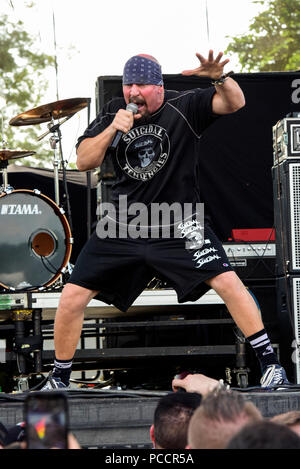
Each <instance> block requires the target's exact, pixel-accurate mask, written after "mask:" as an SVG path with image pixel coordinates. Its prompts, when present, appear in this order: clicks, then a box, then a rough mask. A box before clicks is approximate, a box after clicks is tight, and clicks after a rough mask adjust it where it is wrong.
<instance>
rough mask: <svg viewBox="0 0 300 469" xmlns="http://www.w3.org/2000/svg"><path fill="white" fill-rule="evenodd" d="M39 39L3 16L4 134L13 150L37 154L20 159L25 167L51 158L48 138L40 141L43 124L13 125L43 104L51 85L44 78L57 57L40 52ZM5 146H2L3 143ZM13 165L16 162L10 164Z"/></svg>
mask: <svg viewBox="0 0 300 469" xmlns="http://www.w3.org/2000/svg"><path fill="white" fill-rule="evenodd" d="M36 44H37V41H36V39H35V38H34V37H33V36H31V35H30V34H29V33H28V32H26V31H25V30H24V26H23V23H22V22H21V21H18V22H17V23H12V22H10V21H8V17H7V16H6V15H2V16H0V96H1V97H3V98H4V99H5V101H6V105H5V106H4V107H2V106H1V113H2V117H3V135H2V136H1V140H4V141H5V142H6V145H5V146H6V148H9V149H10V150H16V149H21V150H28V151H36V152H37V155H36V157H35V158H34V157H28V158H24V159H22V160H18V161H19V162H20V163H22V164H24V165H28V164H34V165H35V166H44V163H43V161H44V162H45V161H47V160H49V158H50V155H52V151H50V149H49V148H48V147H49V142H48V141H47V139H45V141H42V143H39V142H37V136H38V135H40V134H41V133H43V131H44V129H41V126H40V125H34V126H22V127H15V126H10V125H9V121H10V119H11V118H12V117H15V116H16V115H18V114H20V113H22V112H25V111H27V110H29V109H33V108H35V107H37V106H39V105H41V104H45V103H44V102H42V97H43V95H44V92H45V90H46V89H47V86H48V83H47V80H46V79H45V75H46V71H47V68H48V67H50V66H53V64H54V58H53V57H51V56H49V55H46V54H44V53H42V52H40V51H39V50H38V48H37V46H36ZM1 147H2V143H1ZM11 162H13V161H11Z"/></svg>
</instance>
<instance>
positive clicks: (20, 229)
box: [0, 189, 72, 291]
mask: <svg viewBox="0 0 300 469" xmlns="http://www.w3.org/2000/svg"><path fill="white" fill-rule="evenodd" d="M71 250H72V235H71V230H70V227H69V224H68V221H67V219H66V217H65V215H64V214H63V213H62V211H61V210H60V208H59V207H58V206H57V205H56V204H55V203H54V202H53V201H52V200H51V199H49V198H48V197H46V196H45V195H43V194H41V193H40V192H39V191H38V190H33V191H32V190H26V189H18V190H13V191H11V192H8V193H2V194H1V195H0V286H2V287H4V288H5V289H9V290H16V291H19V290H21V291H23V290H25V291H26V290H43V289H44V288H46V287H48V286H49V285H51V284H53V283H54V282H55V281H56V280H57V279H58V278H59V277H60V275H61V274H62V273H63V272H64V271H65V269H66V266H67V264H68V262H69V260H70V256H71Z"/></svg>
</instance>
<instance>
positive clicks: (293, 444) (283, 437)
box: [226, 420, 300, 449]
mask: <svg viewBox="0 0 300 469" xmlns="http://www.w3.org/2000/svg"><path fill="white" fill-rule="evenodd" d="M226 449H300V437H299V435H297V434H296V433H295V432H294V431H293V430H291V429H290V428H289V427H288V426H286V425H282V424H279V423H276V422H272V421H268V420H263V421H260V422H253V423H251V424H248V425H245V426H244V427H243V428H242V429H241V430H240V431H239V432H238V433H236V434H235V435H234V436H233V438H232V439H231V440H230V441H229V443H228V445H227V446H226Z"/></svg>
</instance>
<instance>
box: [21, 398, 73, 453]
mask: <svg viewBox="0 0 300 469" xmlns="http://www.w3.org/2000/svg"><path fill="white" fill-rule="evenodd" d="M25 422H26V427H25V429H26V440H27V448H28V449H48V448H53V449H54V448H56V449H67V447H68V443H67V438H68V407H67V399H66V397H65V396H64V395H63V394H60V393H58V392H57V391H54V392H50V393H47V392H42V393H38V394H30V395H29V396H28V397H27V399H26V401H25Z"/></svg>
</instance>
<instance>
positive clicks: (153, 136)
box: [117, 124, 170, 181]
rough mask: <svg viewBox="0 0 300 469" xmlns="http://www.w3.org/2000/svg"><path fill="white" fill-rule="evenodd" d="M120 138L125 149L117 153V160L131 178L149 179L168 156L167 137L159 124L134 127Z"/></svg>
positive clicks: (160, 167)
mask: <svg viewBox="0 0 300 469" xmlns="http://www.w3.org/2000/svg"><path fill="white" fill-rule="evenodd" d="M122 140H123V143H124V144H125V145H126V146H125V151H124V152H118V153H117V160H118V163H119V166H120V167H121V169H122V170H123V171H124V172H125V173H126V174H128V176H130V177H131V178H133V179H137V180H140V181H147V180H149V179H151V178H152V177H153V176H155V174H156V173H157V172H158V171H160V170H161V169H162V168H163V166H164V165H165V164H166V162H167V160H168V158H169V153H170V141H169V137H168V135H167V133H166V130H165V129H164V128H163V127H160V126H159V125H154V124H146V125H142V126H140V127H135V128H134V129H131V130H130V131H129V132H128V133H127V134H125V135H123V137H122ZM120 153H121V154H120Z"/></svg>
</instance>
